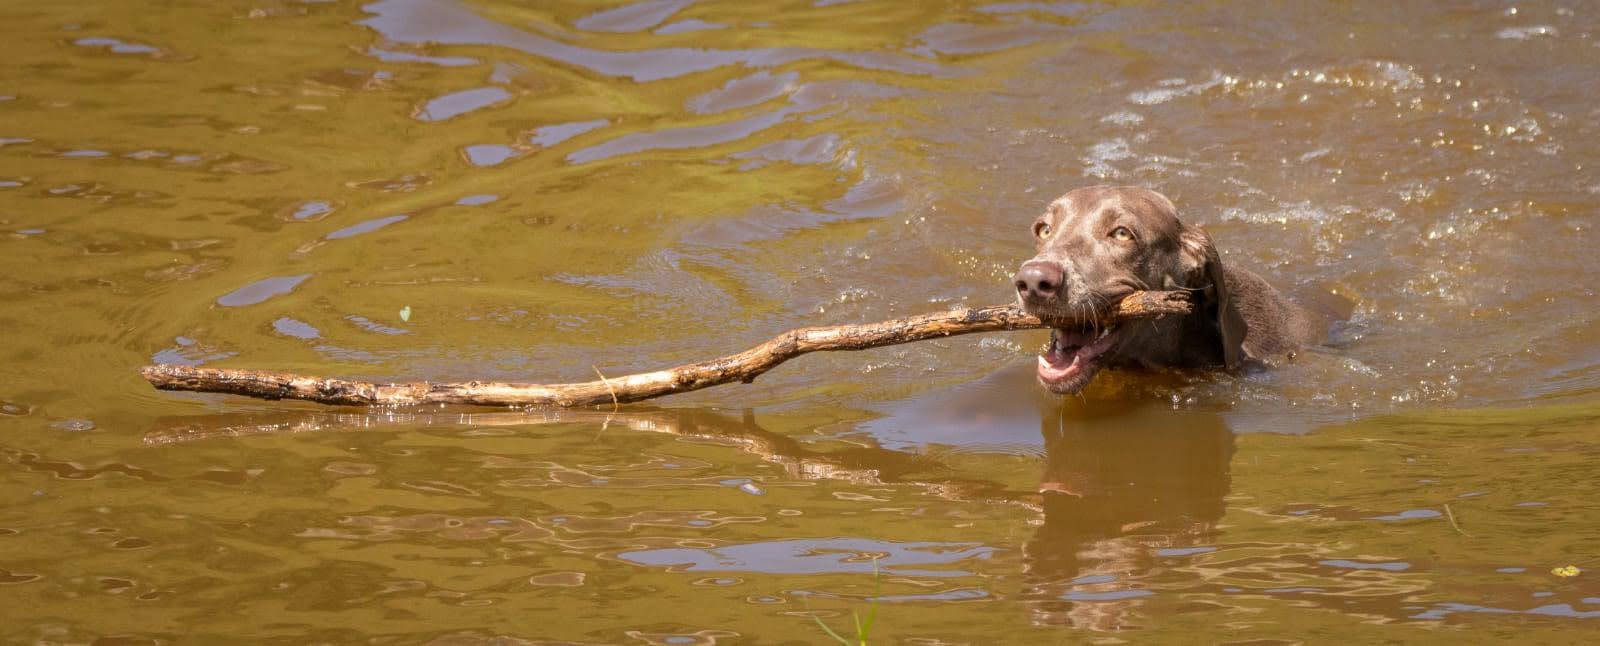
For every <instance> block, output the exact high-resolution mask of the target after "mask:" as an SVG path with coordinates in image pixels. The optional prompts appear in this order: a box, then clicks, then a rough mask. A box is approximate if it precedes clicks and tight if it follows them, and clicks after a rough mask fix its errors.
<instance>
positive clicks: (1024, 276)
mask: <svg viewBox="0 0 1600 646" xmlns="http://www.w3.org/2000/svg"><path fill="white" fill-rule="evenodd" d="M1065 277H1066V272H1065V271H1063V270H1062V269H1061V265H1059V264H1056V263H1054V262H1050V261H1048V260H1029V261H1028V262H1025V263H1022V269H1019V270H1017V275H1016V277H1015V278H1013V279H1012V281H1013V282H1014V283H1015V284H1016V286H1017V295H1019V296H1021V297H1022V299H1023V300H1025V301H1048V300H1052V299H1054V298H1056V296H1057V295H1058V294H1060V293H1061V281H1062V280H1064V279H1065Z"/></svg>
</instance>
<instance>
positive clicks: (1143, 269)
mask: <svg viewBox="0 0 1600 646" xmlns="http://www.w3.org/2000/svg"><path fill="white" fill-rule="evenodd" d="M1039 221H1040V222H1043V223H1045V224H1046V225H1048V226H1049V227H1050V230H1051V232H1050V234H1049V235H1047V236H1044V237H1042V238H1041V237H1036V238H1035V243H1036V246H1037V251H1038V253H1037V255H1035V256H1034V258H1033V259H1032V260H1033V261H1038V260H1043V261H1050V262H1054V263H1058V264H1059V265H1061V267H1062V268H1063V269H1064V270H1065V278H1064V281H1063V284H1064V287H1065V290H1064V293H1063V294H1062V295H1061V297H1059V298H1057V299H1056V302H1052V303H1048V304H1040V303H1030V302H1028V301H1027V300H1026V299H1024V301H1023V303H1022V304H1023V307H1025V308H1027V309H1028V310H1029V311H1030V312H1032V313H1034V314H1036V315H1039V316H1041V317H1045V318H1050V317H1058V318H1077V319H1080V320H1081V319H1084V318H1085V312H1093V311H1099V310H1102V309H1103V308H1104V307H1105V306H1106V305H1107V304H1109V303H1114V302H1116V300H1118V299H1120V298H1121V297H1122V296H1125V295H1126V294H1127V293H1128V292H1130V291H1133V290H1135V289H1149V290H1175V289H1185V290H1190V291H1191V292H1192V293H1193V294H1194V295H1195V296H1196V297H1197V304H1198V306H1197V307H1196V309H1195V313H1194V314H1190V315H1188V316H1182V317H1166V318H1162V319H1158V320H1154V321H1149V322H1142V323H1137V324H1132V325H1129V326H1127V327H1125V328H1124V329H1123V330H1122V331H1121V332H1120V334H1121V338H1120V339H1119V340H1118V341H1117V343H1116V345H1115V346H1114V347H1113V348H1111V349H1110V350H1109V351H1107V352H1106V354H1105V355H1103V358H1102V359H1101V362H1102V364H1103V365H1104V366H1106V367H1140V368H1158V367H1181V368H1223V369H1226V370H1230V371H1236V370H1239V369H1242V368H1243V367H1244V366H1245V365H1246V364H1247V363H1248V362H1251V361H1260V360H1263V359H1267V358H1269V357H1273V356H1276V355H1283V354H1286V353H1289V352H1292V351H1294V350H1295V349H1297V348H1300V347H1304V346H1307V345H1314V344H1318V343H1322V342H1324V341H1325V340H1326V335H1327V330H1328V324H1329V321H1328V320H1327V319H1326V318H1325V317H1322V316H1320V315H1318V314H1315V313H1313V312H1312V311H1310V310H1308V309H1306V308H1304V307H1302V306H1300V305H1298V304H1296V303H1294V302H1292V301H1290V300H1289V299H1288V298H1286V297H1284V296H1283V295H1282V294H1281V293H1279V292H1278V290H1277V289H1275V288H1273V287H1272V286H1271V285H1269V284H1268V283H1267V282H1266V281H1265V280H1262V279H1261V278H1260V277H1259V276H1257V275H1255V274H1253V273H1251V272H1249V271H1246V270H1244V269H1241V268H1237V267H1232V266H1229V265H1227V264H1226V263H1224V262H1223V261H1222V258H1221V256H1220V255H1219V254H1218V253H1217V248H1216V245H1215V244H1214V243H1213V242H1212V240H1211V236H1210V235H1208V234H1207V233H1206V232H1205V230H1204V229H1202V228H1200V227H1199V226H1196V225H1191V224H1184V223H1183V222H1181V221H1180V220H1179V219H1178V211H1177V208H1176V207H1174V206H1173V204H1172V202H1171V201H1170V200H1168V199H1167V198H1166V196H1163V195H1161V194H1160V193H1157V192H1155V191H1151V190H1148V189H1143V188H1136V187H1107V186H1095V187H1089V188H1080V189H1077V190H1074V191H1071V192H1069V193H1067V194H1066V195H1063V196H1061V198H1059V199H1057V200H1056V201H1055V202H1052V203H1051V205H1050V207H1049V209H1047V210H1046V212H1045V213H1044V215H1041V216H1040V220H1039ZM1119 226H1123V227H1127V228H1129V229H1130V230H1132V231H1133V233H1134V236H1135V240H1134V241H1133V242H1131V243H1123V242H1117V241H1115V240H1113V239H1111V238H1110V237H1109V236H1108V233H1107V232H1109V231H1111V230H1113V229H1115V228H1116V227H1119ZM1030 262H1031V261H1030ZM1090 318H1091V319H1092V317H1090ZM1090 324H1091V325H1092V324H1093V321H1092V320H1090Z"/></svg>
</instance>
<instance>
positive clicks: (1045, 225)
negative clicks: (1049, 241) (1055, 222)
mask: <svg viewBox="0 0 1600 646" xmlns="http://www.w3.org/2000/svg"><path fill="white" fill-rule="evenodd" d="M1033 237H1035V238H1048V237H1050V223H1049V222H1037V223H1034V225H1033Z"/></svg>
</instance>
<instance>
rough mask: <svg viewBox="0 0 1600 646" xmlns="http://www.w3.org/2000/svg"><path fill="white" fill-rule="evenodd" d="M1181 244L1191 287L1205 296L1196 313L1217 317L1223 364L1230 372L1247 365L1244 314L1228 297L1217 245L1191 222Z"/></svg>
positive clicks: (1196, 307)
mask: <svg viewBox="0 0 1600 646" xmlns="http://www.w3.org/2000/svg"><path fill="white" fill-rule="evenodd" d="M1179 247H1180V249H1181V251H1180V253H1181V254H1182V256H1183V265H1184V269H1185V270H1186V271H1187V273H1188V275H1189V276H1188V277H1189V286H1190V287H1193V288H1196V289H1197V290H1198V291H1196V292H1194V293H1195V294H1198V295H1201V299H1200V302H1199V303H1196V304H1195V312H1196V313H1197V314H1201V315H1203V316H1209V317H1212V318H1213V320H1214V321H1215V323H1216V326H1217V333H1218V336H1220V337H1221V338H1222V362H1223V366H1224V367H1225V368H1227V369H1228V370H1229V371H1234V370H1238V369H1240V368H1241V367H1243V366H1244V358H1245V352H1244V335H1245V322H1244V315H1243V314H1240V313H1239V308H1238V307H1236V306H1235V305H1234V303H1233V301H1232V300H1231V299H1230V298H1229V296H1228V279H1227V275H1226V272H1224V271H1223V270H1222V258H1221V256H1219V255H1218V254H1217V246H1216V245H1214V244H1212V243H1211V236H1210V235H1208V234H1207V233H1206V230H1205V229H1202V228H1200V227H1198V226H1194V225H1187V226H1184V227H1183V230H1182V233H1180V234H1179Z"/></svg>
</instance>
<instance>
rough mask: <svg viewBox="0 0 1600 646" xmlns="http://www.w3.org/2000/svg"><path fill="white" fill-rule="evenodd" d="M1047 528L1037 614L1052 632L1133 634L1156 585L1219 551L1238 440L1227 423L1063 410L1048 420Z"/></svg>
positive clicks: (1126, 409)
mask: <svg viewBox="0 0 1600 646" xmlns="http://www.w3.org/2000/svg"><path fill="white" fill-rule="evenodd" d="M1040 433H1041V434H1042V435H1043V437H1044V445H1045V468H1044V476H1043V478H1042V480H1041V482H1040V484H1039V490H1040V492H1041V493H1042V494H1043V497H1044V499H1043V507H1044V524H1043V525H1041V526H1040V527H1039V530H1038V531H1037V532H1036V533H1035V534H1034V536H1033V538H1032V539H1031V540H1029V541H1028V542H1027V544H1026V545H1025V546H1024V548H1023V549H1024V551H1025V553H1026V555H1027V557H1026V574H1027V581H1028V583H1027V591H1026V592H1025V593H1024V598H1025V599H1026V600H1028V602H1029V603H1028V608H1029V612H1031V613H1032V615H1033V620H1034V621H1036V622H1039V623H1043V624H1061V625H1067V626H1072V627H1077V628H1090V629H1095V630H1120V629H1125V628H1130V627H1132V626H1131V625H1132V620H1131V619H1132V614H1133V611H1134V609H1135V608H1137V607H1138V606H1139V604H1140V603H1141V601H1140V599H1141V598H1142V597H1145V596H1149V595H1152V594H1154V592H1153V590H1152V587H1153V586H1152V585H1150V584H1149V583H1147V582H1148V581H1150V580H1152V579H1157V578H1159V577H1160V575H1161V573H1162V571H1163V570H1164V569H1166V567H1167V566H1168V563H1169V562H1170V561H1171V560H1172V559H1174V558H1181V557H1184V556H1190V555H1194V554H1202V553H1206V552H1209V551H1213V550H1214V549H1215V548H1214V546H1213V543H1214V541H1215V539H1216V529H1217V522H1218V521H1219V520H1220V519H1221V518H1222V516H1223V512H1224V511H1225V510H1226V509H1227V504H1226V503H1225V502H1224V500H1225V498H1226V496H1227V495H1228V485H1229V477H1228V474H1229V465H1230V463H1231V461H1232V459H1233V454H1234V439H1233V433H1232V431H1230V430H1229V429H1228V427H1227V425H1226V424H1225V423H1224V422H1223V418H1222V416H1221V415H1219V414H1216V413H1203V412H1173V411H1170V410H1161V409H1158V408H1156V407H1153V406H1149V405H1139V404H1126V405H1121V406H1118V405H1102V404H1100V403H1097V405H1094V406H1090V405H1085V404H1083V403H1082V402H1081V401H1078V400H1071V399H1069V400H1066V401H1065V402H1064V403H1063V405H1062V407H1061V408H1060V409H1059V410H1058V411H1057V414H1056V415H1054V416H1051V415H1049V414H1048V413H1047V414H1046V415H1045V416H1044V419H1043V420H1042V421H1041V426H1040Z"/></svg>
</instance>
